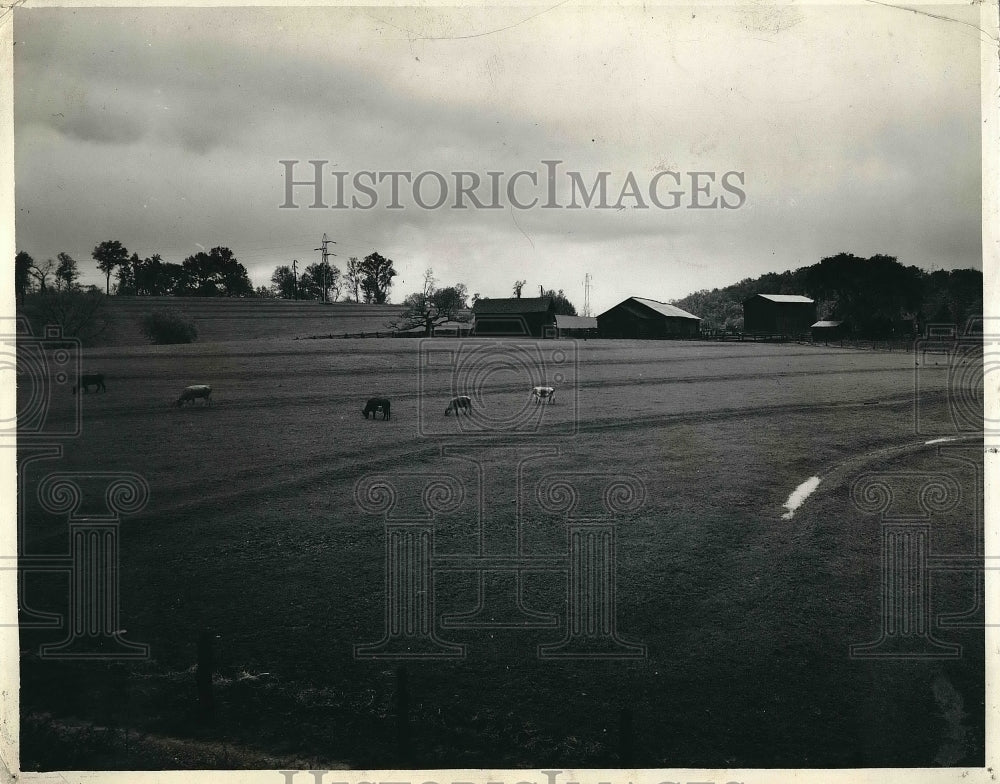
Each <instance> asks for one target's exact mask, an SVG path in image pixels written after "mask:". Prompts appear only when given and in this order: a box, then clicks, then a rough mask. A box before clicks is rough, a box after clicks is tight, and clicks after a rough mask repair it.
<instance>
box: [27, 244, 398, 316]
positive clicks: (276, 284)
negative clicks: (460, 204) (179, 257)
mask: <svg viewBox="0 0 1000 784" xmlns="http://www.w3.org/2000/svg"><path fill="white" fill-rule="evenodd" d="M91 257H92V258H93V260H94V263H95V264H96V266H97V269H98V270H100V271H101V272H102V273H103V274H104V293H105V294H106V295H108V296H128V297H264V298H276V299H298V300H320V301H324V302H336V301H338V300H340V299H343V300H345V301H349V302H366V303H374V304H380V305H381V304H385V303H387V302H388V301H389V294H390V292H391V290H392V283H393V278H395V277H396V274H397V273H396V268H395V266H394V264H393V261H392V259H388V258H386V257H385V256H383V255H382V254H380V253H378V252H377V251H374V252H372V253H370V254H368V255H367V256H365V257H364V258H363V259H360V260H359V259H357V258H353V257H352V258H351V259H350V261H349V262H348V264H347V268H346V269H345V270H344V271H343V272H341V270H340V269H339V268H338V267H337V266H336V265H335V264H331V263H330V262H329V261H322V262H317V263H315V264H309V265H308V266H305V267H303V268H299V266H298V262H297V261H294V262H292V263H291V264H285V265H279V266H278V267H276V268H275V270H274V272H273V273H272V275H271V279H270V285H269V286H258V287H257V288H256V289H255V288H254V286H253V283H252V282H251V281H250V275H249V273H248V272H247V269H246V267H244V266H243V265H242V264H241V263H240V262H239V260H238V259H237V258H236V256H235V254H234V253H233V251H232V250H230V249H229V248H226V247H222V246H219V247H215V248H212V249H211V250H207V251H204V250H203V251H201V252H199V253H195V254H193V255H191V256H188V257H187V258H186V259H184V261H182V262H181V263H179V264H178V263H175V262H170V261H164V260H163V258H162V257H161V256H160V254H158V253H154V254H153V255H152V256H148V257H145V258H142V257H140V256H139V254H138V253H129V251H128V249H127V248H126V247H125V246H124V245H122V243H121V242H119V241H118V240H108V241H106V242H102V243H100V244H99V245H97V246H96V247H95V248H94V250H93V251H92V253H91ZM79 277H80V271H79V266H78V264H77V262H76V260H75V259H73V258H72V257H71V256H69V255H68V254H66V253H60V254H59V255H58V261H56V260H53V259H47V260H46V261H43V262H39V261H35V259H34V258H33V257H32V256H31V255H30V254H28V253H26V252H24V251H21V252H20V253H18V254H17V256H16V257H15V260H14V282H15V288H16V292H17V298H18V302H19V303H20V304H21V305H23V304H24V301H25V296H26V295H28V294H48V293H52V292H60V291H61V292H68V291H81V290H82V287H81V286H80V285H79V283H78V279H79ZM86 288H87V289H88V290H99V287H97V286H88V287H86Z"/></svg>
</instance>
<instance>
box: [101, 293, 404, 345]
mask: <svg viewBox="0 0 1000 784" xmlns="http://www.w3.org/2000/svg"><path fill="white" fill-rule="evenodd" d="M106 307H107V310H108V312H109V315H110V316H111V329H110V330H109V331H108V334H106V335H103V336H102V338H101V339H100V341H99V342H100V344H101V345H109V346H135V345H145V344H147V343H148V342H149V341H147V340H146V338H145V337H144V336H143V334H142V331H141V329H140V327H139V321H140V319H141V318H142V317H143V316H144V315H146V314H147V313H149V312H151V311H154V310H175V311H180V312H182V313H184V314H185V315H186V316H187V317H189V318H190V319H191V320H193V321H194V323H195V326H196V327H197V329H198V342H199V343H215V342H223V341H234V340H261V339H268V338H295V337H306V336H309V335H328V334H331V333H332V334H336V333H345V332H346V333H359V332H370V333H374V332H379V331H381V332H385V331H387V326H386V324H387V322H389V321H392V320H393V319H396V318H398V317H399V314H400V313H402V310H403V308H402V306H401V305H364V304H355V303H351V302H337V303H333V304H323V303H321V302H315V301H311V302H296V301H292V300H278V299H237V298H228V297H109V298H108V299H107V300H106Z"/></svg>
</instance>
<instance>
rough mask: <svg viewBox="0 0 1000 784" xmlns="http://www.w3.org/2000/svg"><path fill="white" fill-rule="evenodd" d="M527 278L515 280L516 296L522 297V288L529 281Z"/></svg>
mask: <svg viewBox="0 0 1000 784" xmlns="http://www.w3.org/2000/svg"><path fill="white" fill-rule="evenodd" d="M527 282H528V281H526V280H515V281H514V296H515V297H517V298H518V299H521V289H523V288H524V284H525V283H527Z"/></svg>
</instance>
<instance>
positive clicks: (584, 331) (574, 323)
mask: <svg viewBox="0 0 1000 784" xmlns="http://www.w3.org/2000/svg"><path fill="white" fill-rule="evenodd" d="M556 337H559V338H596V337H597V319H596V318H594V317H593V316H562V315H558V314H557V315H556Z"/></svg>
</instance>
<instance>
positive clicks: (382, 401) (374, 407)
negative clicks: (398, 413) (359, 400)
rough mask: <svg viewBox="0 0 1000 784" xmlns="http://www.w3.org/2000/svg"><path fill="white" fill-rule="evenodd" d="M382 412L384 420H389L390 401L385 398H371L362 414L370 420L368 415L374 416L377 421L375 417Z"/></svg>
mask: <svg viewBox="0 0 1000 784" xmlns="http://www.w3.org/2000/svg"><path fill="white" fill-rule="evenodd" d="M379 411H381V412H382V419H388V418H389V401H388V400H387V399H386V398H384V397H370V398H368V402H367V403H365V407H364V408H363V409H362V410H361V413H362V414H364V415H365V419H368V415H369V414H371V415H372V419H375V415H376V414H377V413H378V412H379Z"/></svg>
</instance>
